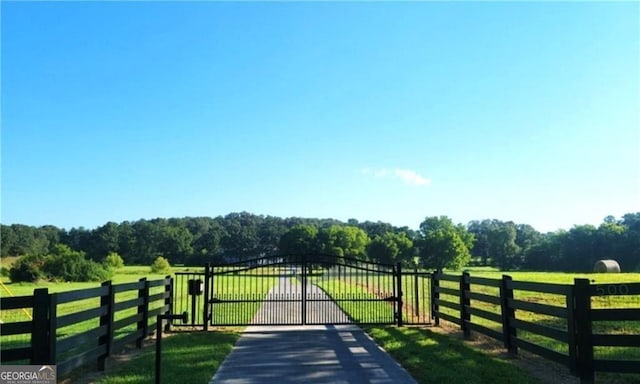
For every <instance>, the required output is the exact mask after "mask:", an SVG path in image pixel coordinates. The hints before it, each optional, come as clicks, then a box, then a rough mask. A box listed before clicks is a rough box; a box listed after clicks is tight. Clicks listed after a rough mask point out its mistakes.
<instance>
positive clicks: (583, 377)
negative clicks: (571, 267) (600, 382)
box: [574, 279, 595, 384]
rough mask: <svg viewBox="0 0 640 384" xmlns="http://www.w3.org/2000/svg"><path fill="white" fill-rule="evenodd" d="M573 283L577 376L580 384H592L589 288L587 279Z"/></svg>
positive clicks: (593, 375)
mask: <svg viewBox="0 0 640 384" xmlns="http://www.w3.org/2000/svg"><path fill="white" fill-rule="evenodd" d="M574 283H575V284H574V293H575V297H574V300H575V314H574V319H576V325H575V327H576V331H577V332H576V341H577V355H578V356H577V357H578V361H577V368H578V376H579V377H580V383H581V384H592V383H593V382H594V380H595V373H594V370H593V342H592V333H591V331H592V329H591V286H590V285H589V279H575V280H574Z"/></svg>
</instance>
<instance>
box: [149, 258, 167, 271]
mask: <svg viewBox="0 0 640 384" xmlns="http://www.w3.org/2000/svg"><path fill="white" fill-rule="evenodd" d="M151 272H152V273H170V272H171V264H169V260H167V259H165V258H164V257H162V256H158V257H156V259H155V260H154V261H153V264H151Z"/></svg>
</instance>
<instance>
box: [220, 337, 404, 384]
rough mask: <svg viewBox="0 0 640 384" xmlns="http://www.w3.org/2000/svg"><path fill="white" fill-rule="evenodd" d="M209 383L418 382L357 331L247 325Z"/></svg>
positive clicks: (368, 338)
mask: <svg viewBox="0 0 640 384" xmlns="http://www.w3.org/2000/svg"><path fill="white" fill-rule="evenodd" d="M211 383H220V384H255V383H265V384H266V383H269V384H274V383H276V384H279V383H389V384H391V383H394V384H409V383H416V381H415V380H414V379H413V378H412V377H411V376H410V375H409V374H408V373H407V371H405V370H404V368H402V367H401V366H400V365H399V364H398V363H396V362H395V361H394V360H393V359H392V358H391V357H390V356H389V355H388V354H387V353H386V352H385V351H383V350H382V349H381V348H380V347H378V345H377V344H376V343H375V342H373V340H372V339H371V338H370V337H369V335H367V334H366V333H365V332H364V331H362V330H361V329H360V328H359V327H357V326H354V325H346V326H338V325H336V326H333V325H327V326H289V327H269V326H250V327H248V328H247V329H246V331H245V332H244V334H243V335H242V337H241V338H240V339H239V340H238V342H237V343H236V345H235V346H234V348H233V350H232V351H231V353H230V354H229V356H227V359H226V360H225V361H224V362H223V363H222V365H221V366H220V368H219V369H218V372H216V374H215V376H213V378H212V379H211V381H210V384H211Z"/></svg>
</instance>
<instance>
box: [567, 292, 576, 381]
mask: <svg viewBox="0 0 640 384" xmlns="http://www.w3.org/2000/svg"><path fill="white" fill-rule="evenodd" d="M575 294H576V293H575V286H573V287H571V292H569V294H567V298H566V305H567V334H568V338H569V340H568V341H569V371H570V372H571V374H572V375H575V376H578V348H577V345H578V342H577V338H576V336H577V334H578V331H577V328H576V326H577V324H578V321H577V319H576V316H575V315H576V304H575V302H576V300H575Z"/></svg>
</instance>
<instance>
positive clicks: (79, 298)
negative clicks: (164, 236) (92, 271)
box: [0, 276, 173, 376]
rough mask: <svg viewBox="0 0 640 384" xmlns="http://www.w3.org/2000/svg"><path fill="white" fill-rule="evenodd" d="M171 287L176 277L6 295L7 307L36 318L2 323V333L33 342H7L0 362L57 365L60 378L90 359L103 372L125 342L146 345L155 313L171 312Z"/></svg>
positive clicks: (4, 306) (3, 347) (5, 308)
mask: <svg viewBox="0 0 640 384" xmlns="http://www.w3.org/2000/svg"><path fill="white" fill-rule="evenodd" d="M172 290H173V279H172V278H171V277H170V276H167V277H166V278H164V279H161V280H152V281H150V280H147V279H146V278H143V279H140V280H139V281H137V282H133V283H125V284H117V285H115V284H112V282H111V281H106V282H104V283H102V285H101V286H100V287H96V288H89V289H82V290H74V291H67V292H60V293H49V292H48V289H47V288H40V289H35V290H34V294H33V296H22V297H7V298H2V302H1V303H0V307H1V308H2V310H3V311H4V310H11V309H21V308H25V309H32V310H33V319H32V320H31V321H21V322H12V323H3V324H2V325H0V335H2V336H10V335H17V336H20V335H22V336H24V339H25V340H26V339H27V338H30V341H29V342H27V344H28V346H25V345H24V343H21V345H19V346H15V345H12V343H10V342H8V343H7V342H4V343H2V345H1V346H0V363H2V364H6V363H9V362H21V361H22V362H28V363H29V364H55V365H57V372H58V374H59V375H60V376H63V375H66V374H67V373H69V372H70V371H71V370H73V369H74V368H76V367H79V366H81V365H85V364H88V363H91V362H96V363H97V366H98V369H100V370H104V369H105V362H106V359H107V357H109V356H111V355H112V354H113V353H116V352H118V351H120V350H122V348H123V347H124V346H125V345H126V344H129V343H135V344H136V346H137V347H138V348H140V347H142V341H143V340H144V339H145V338H146V337H147V336H149V335H151V334H152V333H153V331H154V327H155V319H156V315H159V314H166V313H169V312H170V311H171V298H172V295H171V293H172ZM152 292H153V293H152ZM150 321H152V323H150Z"/></svg>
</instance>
